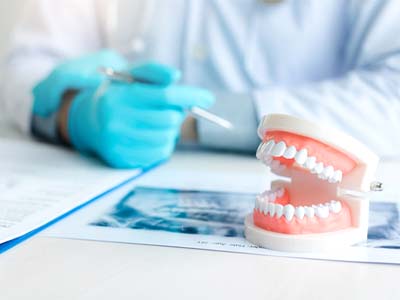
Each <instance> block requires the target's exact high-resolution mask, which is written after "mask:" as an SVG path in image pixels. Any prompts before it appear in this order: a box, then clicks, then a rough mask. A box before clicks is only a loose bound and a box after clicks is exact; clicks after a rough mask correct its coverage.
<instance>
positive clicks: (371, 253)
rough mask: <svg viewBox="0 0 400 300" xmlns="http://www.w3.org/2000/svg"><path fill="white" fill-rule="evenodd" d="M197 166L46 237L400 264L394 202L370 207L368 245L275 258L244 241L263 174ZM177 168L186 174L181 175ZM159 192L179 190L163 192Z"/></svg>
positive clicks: (131, 189) (124, 191)
mask: <svg viewBox="0 0 400 300" xmlns="http://www.w3.org/2000/svg"><path fill="white" fill-rule="evenodd" d="M196 160H197V161H200V162H199V163H198V165H200V166H201V165H202V162H201V161H202V160H204V161H205V160H207V158H206V157H204V158H201V159H199V157H196V156H194V157H192V158H191V160H189V159H188V160H185V159H183V160H182V159H181V160H180V164H177V163H175V164H172V166H174V167H172V168H170V167H169V166H168V165H167V166H163V167H161V168H160V169H158V170H155V171H154V172H152V173H149V174H147V175H145V176H144V177H143V178H141V179H139V180H138V181H136V182H133V183H132V184H131V185H127V186H125V187H123V188H121V189H119V190H116V191H114V192H113V193H110V194H109V195H107V196H105V197H104V198H102V199H100V200H98V201H97V202H96V203H93V204H92V205H91V206H90V207H86V208H84V209H83V210H81V211H79V212H77V213H76V214H74V215H73V216H70V217H69V218H67V219H65V220H63V221H61V222H60V223H58V224H56V225H55V226H54V227H52V228H49V229H48V230H47V231H45V232H43V233H42V235H44V236H51V237H62V238H73V239H88V240H100V241H111V242H122V243H137V244H149V245H161V246H172V247H184V248H197V249H208V250H216V251H229V252H240V253H250V254H258V255H274V256H285V257H300V258H310V259H326V260H340V261H356V262H370V263H390V264H400V233H399V232H398V230H397V229H396V228H398V226H399V224H400V218H399V216H400V213H399V211H400V209H399V205H398V203H396V202H395V201H396V199H386V200H387V201H384V199H382V198H380V199H376V200H378V201H377V202H374V203H373V204H372V205H371V208H372V209H371V217H370V234H369V240H368V242H367V243H364V244H362V245H358V246H354V247H348V248H346V249H343V250H342V251H338V250H335V251H334V252H331V253H285V252H278V251H271V250H268V249H262V248H259V247H256V246H254V245H252V244H250V243H248V242H247V241H246V240H245V239H244V238H243V218H244V216H245V215H246V214H247V213H248V212H249V211H251V209H252V207H253V205H254V194H251V193H249V192H251V191H254V193H256V192H259V191H260V188H265V185H266V183H265V181H264V180H260V178H266V177H260V175H262V174H260V173H258V172H256V170H255V169H254V170H253V171H252V169H251V168H250V169H249V170H247V171H245V170H243V168H242V169H241V171H240V172H236V173H235V172H232V171H231V170H229V169H227V168H226V166H227V165H226V164H223V167H222V168H217V169H218V170H219V171H215V172H208V173H207V172H204V171H203V170H202V169H197V168H193V169H194V170H195V171H193V170H191V168H190V167H189V164H190V162H192V164H194V163H193V161H196ZM227 161H229V159H228V160H227ZM239 162H240V161H238V160H235V159H234V158H232V163H236V164H237V165H240V164H239ZM177 165H178V167H177ZM179 165H186V167H181V168H180V167H179ZM194 165H196V164H194ZM221 170H222V171H221ZM268 179H270V177H269V178H268ZM138 185H140V186H138ZM143 185H145V186H147V187H153V188H154V187H156V190H148V191H147V192H146V190H145V189H143V188H142V186H143ZM162 187H163V188H173V189H175V190H171V189H166V190H162ZM160 188H161V190H160ZM157 189H158V190H157ZM190 189H193V190H194V191H190ZM149 191H150V192H149ZM381 195H383V196H384V195H385V194H381ZM386 195H387V194H386ZM397 195H398V194H397ZM397 195H396V196H397Z"/></svg>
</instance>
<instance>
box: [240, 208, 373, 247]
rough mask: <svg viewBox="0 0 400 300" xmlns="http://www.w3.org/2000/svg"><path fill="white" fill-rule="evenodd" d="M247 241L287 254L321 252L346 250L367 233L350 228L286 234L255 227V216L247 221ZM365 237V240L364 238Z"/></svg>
mask: <svg viewBox="0 0 400 300" xmlns="http://www.w3.org/2000/svg"><path fill="white" fill-rule="evenodd" d="M245 236H246V239H247V240H248V241H249V242H251V243H253V244H255V245H257V246H260V247H263V248H267V249H271V250H277V251H286V252H321V251H332V250H333V249H338V248H344V247H348V246H351V245H354V244H356V243H359V242H361V241H363V240H364V239H365V238H366V233H365V232H361V229H358V228H355V227H353V228H350V229H345V230H340V231H335V232H327V233H320V234H284V233H276V232H272V231H267V230H264V229H261V228H259V227H257V226H255V225H254V223H253V214H249V215H247V216H246V219H245ZM362 237H365V238H362Z"/></svg>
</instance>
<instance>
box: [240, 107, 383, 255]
mask: <svg viewBox="0 0 400 300" xmlns="http://www.w3.org/2000/svg"><path fill="white" fill-rule="evenodd" d="M258 135H259V137H260V138H261V139H262V142H261V144H260V146H259V147H258V150H257V158H258V159H259V160H261V161H262V162H263V163H264V164H266V165H267V166H269V167H270V168H271V171H272V172H274V173H275V174H277V175H280V176H283V177H288V178H290V179H291V181H290V182H289V181H284V180H277V181H274V182H272V184H271V190H270V191H265V192H263V193H262V194H260V195H258V196H257V197H256V201H255V207H254V210H253V213H252V214H250V215H248V216H247V217H246V220H245V235H246V239H247V240H248V241H250V242H251V243H253V244H256V245H258V246H261V247H265V248H269V249H273V250H280V251H296V252H304V251H325V250H331V249H334V248H338V247H343V246H349V245H353V244H355V243H358V242H361V241H363V240H365V239H366V238H367V230H368V210H369V200H368V198H367V197H368V195H367V194H368V192H369V191H370V190H378V189H379V188H380V186H379V183H375V186H374V185H373V184H374V183H371V182H372V179H373V176H374V173H375V171H376V168H377V165H378V160H379V159H378V157H377V156H376V155H375V154H374V153H372V152H371V151H370V150H369V149H367V148H366V147H365V146H364V145H362V144H361V143H359V142H358V141H357V140H355V139H353V138H352V137H350V136H348V135H346V134H344V133H341V132H339V131H336V130H333V129H328V128H325V127H322V126H319V125H318V124H313V123H311V122H308V121H305V120H301V119H298V118H295V117H292V116H287V115H278V114H275V115H268V116H266V117H264V119H263V120H262V122H261V124H260V126H259V128H258Z"/></svg>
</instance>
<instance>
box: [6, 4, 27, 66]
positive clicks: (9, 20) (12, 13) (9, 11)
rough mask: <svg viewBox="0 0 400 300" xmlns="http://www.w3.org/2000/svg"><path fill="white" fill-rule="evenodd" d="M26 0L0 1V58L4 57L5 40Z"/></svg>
mask: <svg viewBox="0 0 400 300" xmlns="http://www.w3.org/2000/svg"><path fill="white" fill-rule="evenodd" d="M26 1H27V0H13V1H0V59H3V58H4V54H5V51H6V48H7V40H8V38H9V36H10V33H11V32H10V31H11V30H12V28H13V26H14V24H15V22H16V21H17V18H18V16H19V15H20V14H21V12H22V8H23V5H24V4H25V2H26Z"/></svg>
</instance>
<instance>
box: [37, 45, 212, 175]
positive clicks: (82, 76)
mask: <svg viewBox="0 0 400 300" xmlns="http://www.w3.org/2000/svg"><path fill="white" fill-rule="evenodd" d="M100 66H105V67H111V68H113V69H116V70H125V71H126V70H128V72H130V73H131V74H132V75H133V76H135V77H140V78H141V79H147V80H149V81H151V82H155V83H156V84H154V85H150V84H140V83H135V84H123V83H112V84H110V85H109V86H108V88H107V89H106V90H105V92H104V93H102V94H101V95H98V93H96V91H97V89H98V87H99V85H100V84H101V83H102V82H103V81H104V77H103V76H102V75H101V74H99V73H98V67H100ZM179 78H180V72H179V71H178V70H175V69H173V68H170V67H167V66H164V65H160V64H156V63H150V64H145V65H141V66H138V67H135V68H133V69H131V70H129V69H128V64H127V62H126V61H125V60H124V59H123V58H121V57H120V56H119V55H117V54H116V53H114V52H111V51H103V52H100V53H98V54H95V55H90V56H86V57H83V58H81V59H77V60H73V61H69V62H66V63H64V64H62V65H60V66H59V67H57V68H56V69H55V71H54V72H53V73H52V74H50V76H49V77H47V78H46V79H45V80H43V81H42V82H41V83H39V84H38V85H37V86H36V87H35V89H34V90H33V94H34V98H35V102H34V108H33V114H34V115H35V114H36V115H39V116H46V115H48V114H51V113H53V112H54V111H55V110H57V109H58V108H59V106H60V101H61V98H62V95H63V94H64V93H65V91H67V90H71V89H75V90H79V93H78V94H77V96H76V97H75V98H74V100H73V101H72V103H71V106H70V109H69V113H68V134H69V138H70V141H71V144H72V145H73V146H74V147H75V148H77V149H78V150H80V151H82V152H92V153H95V154H96V155H98V156H99V157H100V158H102V159H103V160H104V161H106V162H107V163H108V164H109V165H111V166H113V167H117V168H133V167H148V166H150V165H153V164H155V163H157V162H159V161H162V160H164V159H166V158H168V157H169V156H170V155H171V153H172V151H173V149H174V146H175V143H176V140H177V139H178V136H179V132H180V126H181V124H182V122H183V120H184V118H185V115H186V112H185V110H186V109H187V108H190V107H191V106H194V105H196V106H200V107H203V108H207V107H209V106H211V104H212V103H213V101H214V99H213V95H212V94H210V93H209V92H208V91H206V90H203V89H199V88H195V87H190V86H183V85H175V83H176V82H177V81H178V80H179Z"/></svg>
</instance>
